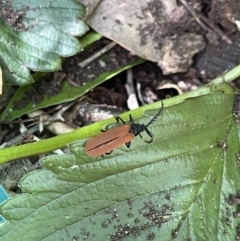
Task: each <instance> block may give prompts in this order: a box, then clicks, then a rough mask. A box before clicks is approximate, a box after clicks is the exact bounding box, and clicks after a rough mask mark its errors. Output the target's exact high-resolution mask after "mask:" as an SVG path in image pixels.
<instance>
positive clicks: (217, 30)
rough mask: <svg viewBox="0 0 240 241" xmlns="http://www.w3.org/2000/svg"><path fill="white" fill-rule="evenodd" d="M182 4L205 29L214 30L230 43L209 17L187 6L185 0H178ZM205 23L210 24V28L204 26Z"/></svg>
mask: <svg viewBox="0 0 240 241" xmlns="http://www.w3.org/2000/svg"><path fill="white" fill-rule="evenodd" d="M179 1H180V2H181V3H182V5H183V6H184V7H185V8H186V9H187V10H188V11H189V13H190V14H191V15H192V16H193V17H194V19H195V21H196V22H197V23H198V24H199V25H200V26H201V27H202V28H203V29H205V30H207V31H209V32H212V31H213V32H215V33H217V34H218V35H220V36H221V38H222V39H223V40H224V41H226V42H227V43H228V44H232V40H231V39H230V38H229V37H228V36H227V35H226V34H225V33H224V32H223V31H222V30H221V29H220V28H218V27H217V26H214V24H212V23H211V22H210V21H209V19H207V18H206V17H205V16H204V15H202V14H198V15H197V14H196V13H195V11H194V10H193V9H192V8H191V7H190V6H189V4H188V3H187V2H186V1H185V0H179ZM203 21H204V23H205V24H207V25H208V26H210V28H209V27H208V26H206V25H205V24H204V23H203Z"/></svg>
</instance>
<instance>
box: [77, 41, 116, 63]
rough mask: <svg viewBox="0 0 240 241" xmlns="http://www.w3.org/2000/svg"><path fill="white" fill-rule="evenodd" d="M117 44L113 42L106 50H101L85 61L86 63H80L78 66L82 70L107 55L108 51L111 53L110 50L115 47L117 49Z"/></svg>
mask: <svg viewBox="0 0 240 241" xmlns="http://www.w3.org/2000/svg"><path fill="white" fill-rule="evenodd" d="M116 45H117V44H116V43H115V42H112V43H110V44H108V45H107V46H105V47H104V48H102V49H101V50H99V51H98V52H96V53H95V54H93V55H91V56H90V57H89V58H87V59H85V60H84V61H82V62H81V63H79V64H78V65H79V66H80V67H81V68H84V67H86V66H87V65H89V64H90V63H91V62H92V61H94V60H95V59H97V58H98V57H100V56H101V55H102V54H104V53H106V52H107V51H109V50H110V49H112V48H113V47H115V46H116Z"/></svg>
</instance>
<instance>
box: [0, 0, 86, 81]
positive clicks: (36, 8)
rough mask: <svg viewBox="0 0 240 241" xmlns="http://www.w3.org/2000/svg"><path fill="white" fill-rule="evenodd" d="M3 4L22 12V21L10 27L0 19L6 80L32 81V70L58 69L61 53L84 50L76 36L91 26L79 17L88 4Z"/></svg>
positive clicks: (16, 1)
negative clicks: (84, 5)
mask: <svg viewBox="0 0 240 241" xmlns="http://www.w3.org/2000/svg"><path fill="white" fill-rule="evenodd" d="M1 7H2V8H3V9H4V8H6V9H8V10H7V11H12V12H11V14H12V15H11V16H13V15H14V14H15V16H16V15H17V14H18V15H19V14H20V17H19V19H20V20H19V23H20V24H21V25H19V24H17V22H16V23H15V22H14V21H12V22H13V23H15V25H13V26H12V27H10V26H9V25H7V24H6V23H5V22H4V21H3V20H2V19H0V35H1V43H0V51H1V58H0V66H1V67H2V69H3V78H4V79H5V80H6V81H9V82H11V83H13V84H16V85H24V84H28V83H31V82H33V79H32V76H31V74H30V71H29V70H34V71H44V72H50V71H54V70H58V69H59V68H60V67H61V59H60V56H63V57H66V56H71V55H74V54H76V53H78V52H79V51H81V50H82V46H81V44H80V43H79V41H78V40H77V39H76V38H75V37H74V36H81V35H83V34H84V33H86V31H87V30H88V27H87V26H86V25H85V24H84V23H83V22H82V21H81V20H80V19H79V18H80V17H82V16H83V15H84V7H83V6H82V5H81V4H80V3H78V2H77V1H74V0H62V1H53V2H49V1H47V0H42V1H37V0H28V1H27V2H23V1H21V0H13V1H12V2H11V3H10V2H8V1H5V2H4V3H2V4H1ZM7 20H9V19H6V21H7ZM7 22H8V23H9V22H10V21H7ZM19 26H21V27H19ZM16 28H17V29H16Z"/></svg>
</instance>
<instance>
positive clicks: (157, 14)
mask: <svg viewBox="0 0 240 241" xmlns="http://www.w3.org/2000/svg"><path fill="white" fill-rule="evenodd" d="M87 1H88V0H85V2H87ZM190 20H191V18H190V16H189V14H188V12H187V11H186V9H185V8H184V7H183V6H181V5H178V4H177V2H176V0H168V1H165V0H115V1H112V0H102V1H101V2H100V3H99V4H98V6H97V7H96V9H95V11H94V12H93V13H92V15H91V16H89V17H88V18H87V23H88V24H89V25H90V26H91V27H92V28H93V29H95V30H96V31H97V32H99V33H100V34H102V35H103V36H105V37H107V38H110V39H112V40H113V41H115V42H117V43H118V44H120V45H122V46H123V47H124V48H126V49H128V50H129V51H131V52H132V53H133V54H136V55H138V56H140V57H142V58H144V59H148V60H151V61H153V62H158V63H159V64H160V66H161V68H162V69H163V70H164V73H165V74H169V73H174V72H175V73H176V72H185V71H186V70H187V69H188V67H189V65H190V64H191V59H192V56H193V55H194V54H196V53H197V52H199V51H201V50H202V49H203V48H204V47H205V42H204V39H203V37H202V36H201V35H199V34H196V33H195V32H192V33H187V32H186V31H185V29H184V28H186V25H187V23H189V21H190ZM193 22H194V21H193ZM192 30H193V31H195V29H194V28H192ZM188 34H190V35H189V36H188ZM172 39H174V48H175V49H174V68H172V67H170V68H169V66H172V61H173V59H171V58H168V59H167V58H166V56H170V55H171V52H166V51H169V48H166V45H169V42H170V41H171V40H172ZM178 39H187V41H188V44H186V45H185V44H184V43H183V42H182V41H178ZM189 41H194V43H189ZM170 44H171V43H170ZM193 47H194V51H192V48H193ZM188 48H190V50H191V51H188ZM171 51H172V49H171ZM183 52H184V55H183V56H177V55H176V53H183ZM185 58H186V59H185ZM166 59H167V61H170V62H166ZM163 63H164V65H162V64H163ZM178 66H179V67H178Z"/></svg>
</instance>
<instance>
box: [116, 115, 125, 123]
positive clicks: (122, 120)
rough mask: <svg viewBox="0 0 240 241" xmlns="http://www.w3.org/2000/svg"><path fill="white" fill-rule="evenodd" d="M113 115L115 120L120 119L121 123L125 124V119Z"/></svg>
mask: <svg viewBox="0 0 240 241" xmlns="http://www.w3.org/2000/svg"><path fill="white" fill-rule="evenodd" d="M114 117H115V119H116V121H117V122H120V121H121V122H122V123H123V124H125V121H124V120H123V119H122V118H121V117H120V116H114Z"/></svg>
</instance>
